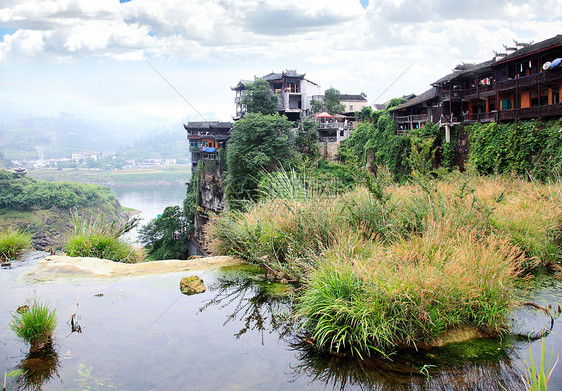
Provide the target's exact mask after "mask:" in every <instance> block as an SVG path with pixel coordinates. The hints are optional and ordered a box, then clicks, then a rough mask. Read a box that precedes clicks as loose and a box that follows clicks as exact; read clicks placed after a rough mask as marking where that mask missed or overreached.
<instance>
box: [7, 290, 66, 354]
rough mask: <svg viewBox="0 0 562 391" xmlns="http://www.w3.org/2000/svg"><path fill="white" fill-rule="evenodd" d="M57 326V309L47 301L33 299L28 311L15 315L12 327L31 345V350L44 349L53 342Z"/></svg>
mask: <svg viewBox="0 0 562 391" xmlns="http://www.w3.org/2000/svg"><path fill="white" fill-rule="evenodd" d="M56 326H57V316H56V313H55V310H51V309H50V308H49V305H48V304H47V303H41V302H39V301H37V300H35V299H34V300H33V301H32V302H31V303H30V304H29V306H28V308H27V310H26V311H21V313H20V312H16V313H15V314H14V315H13V319H12V323H11V324H10V328H11V329H12V330H13V331H14V332H15V333H16V335H17V336H18V337H19V338H21V339H22V340H24V341H25V342H27V343H28V344H29V345H30V346H31V350H38V349H42V348H44V347H45V346H47V345H49V344H51V342H52V340H53V334H54V331H55V328H56Z"/></svg>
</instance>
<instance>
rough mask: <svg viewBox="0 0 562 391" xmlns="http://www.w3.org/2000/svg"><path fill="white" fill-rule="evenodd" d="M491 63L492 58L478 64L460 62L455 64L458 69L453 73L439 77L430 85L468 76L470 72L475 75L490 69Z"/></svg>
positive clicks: (492, 62) (492, 61)
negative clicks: (460, 63)
mask: <svg viewBox="0 0 562 391" xmlns="http://www.w3.org/2000/svg"><path fill="white" fill-rule="evenodd" d="M492 64H494V60H489V61H484V62H481V63H479V64H462V65H460V66H459V65H457V69H458V70H456V71H454V72H453V73H449V74H448V75H447V76H443V77H442V78H441V79H439V80H437V81H434V82H433V83H431V85H432V86H434V85H437V84H444V83H447V82H450V81H452V80H454V79H456V78H457V77H459V76H461V75H464V76H470V75H471V74H474V75H476V74H478V73H481V72H485V71H486V70H490V71H491V70H492Z"/></svg>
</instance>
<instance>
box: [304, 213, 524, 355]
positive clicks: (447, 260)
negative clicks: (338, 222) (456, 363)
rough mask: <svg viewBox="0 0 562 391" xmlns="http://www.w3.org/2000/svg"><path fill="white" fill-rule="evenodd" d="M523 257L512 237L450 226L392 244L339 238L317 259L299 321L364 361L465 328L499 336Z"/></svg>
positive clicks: (331, 346) (314, 335)
mask: <svg viewBox="0 0 562 391" xmlns="http://www.w3.org/2000/svg"><path fill="white" fill-rule="evenodd" d="M523 259H524V258H523V257H522V256H521V252H520V250H519V249H518V248H517V247H515V246H513V245H512V244H511V243H510V242H509V240H507V239H501V238H498V237H496V236H494V235H490V236H483V237H480V235H478V232H471V231H467V230H465V229H462V228H458V227H454V226H452V225H451V224H450V223H449V224H430V225H429V227H428V231H427V232H426V234H425V235H423V236H417V237H415V238H412V239H411V240H408V241H403V242H397V243H395V244H393V245H391V246H385V245H384V244H383V243H382V242H381V241H380V240H374V241H373V240H367V239H365V238H364V236H363V235H362V234H361V233H349V232H347V233H342V234H341V235H340V236H339V237H338V238H336V239H335V240H334V244H333V245H332V246H331V247H330V248H329V249H327V250H326V251H325V253H324V255H323V256H322V257H320V258H319V259H318V262H317V267H316V269H315V270H314V271H313V272H312V273H311V274H310V276H309V278H308V282H309V286H308V288H307V289H306V290H305V292H304V293H303V295H302V296H301V297H300V298H299V299H298V300H297V303H296V316H297V318H298V319H300V320H301V322H302V327H303V329H305V330H306V331H307V332H308V333H309V334H310V337H311V340H312V341H313V342H314V343H315V344H316V345H318V347H320V348H323V349H327V350H329V351H333V352H340V353H341V352H344V353H349V354H352V355H359V356H361V355H363V354H365V353H367V354H368V353H369V352H371V351H379V352H385V353H386V352H389V351H391V350H392V349H393V348H395V347H397V346H399V345H402V346H403V345H410V346H416V344H419V343H431V342H432V341H433V340H435V339H436V338H438V337H441V336H443V335H444V334H445V333H446V332H447V331H448V330H451V329H454V328H457V327H460V326H469V327H474V328H477V329H479V330H480V332H481V333H482V334H484V335H498V334H502V333H504V332H505V331H506V323H505V317H506V315H507V314H508V313H509V311H510V310H511V308H513V305H514V304H515V297H514V296H513V287H514V284H515V282H516V278H517V276H518V274H519V270H520V264H521V263H522V262H523Z"/></svg>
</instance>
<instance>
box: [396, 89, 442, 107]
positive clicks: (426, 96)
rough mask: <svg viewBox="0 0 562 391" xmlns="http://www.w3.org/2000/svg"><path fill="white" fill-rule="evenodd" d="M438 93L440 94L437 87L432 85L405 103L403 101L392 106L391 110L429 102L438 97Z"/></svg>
mask: <svg viewBox="0 0 562 391" xmlns="http://www.w3.org/2000/svg"><path fill="white" fill-rule="evenodd" d="M438 95H439V94H438V93H437V88H436V87H431V88H430V89H429V90H427V91H425V92H423V93H421V94H419V95H418V96H416V97H415V98H413V99H410V100H409V101H407V102H405V103H402V104H401V105H400V106H396V107H393V108H391V109H390V111H395V110H400V109H405V108H406V107H410V106H415V105H417V104H420V103H423V102H427V101H428V100H431V99H433V98H436V97H437V96H438Z"/></svg>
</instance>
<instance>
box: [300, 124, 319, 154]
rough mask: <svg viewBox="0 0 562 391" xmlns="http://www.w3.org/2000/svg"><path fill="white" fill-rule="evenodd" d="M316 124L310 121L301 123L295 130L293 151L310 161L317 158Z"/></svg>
mask: <svg viewBox="0 0 562 391" xmlns="http://www.w3.org/2000/svg"><path fill="white" fill-rule="evenodd" d="M317 128H318V123H316V122H314V121H310V120H306V121H301V123H299V127H298V128H297V134H296V137H295V149H296V150H297V152H299V153H301V154H303V155H305V156H308V157H310V158H312V159H315V158H317V157H318V155H319V153H318V145H317V144H316V143H317V142H318V130H317Z"/></svg>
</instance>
